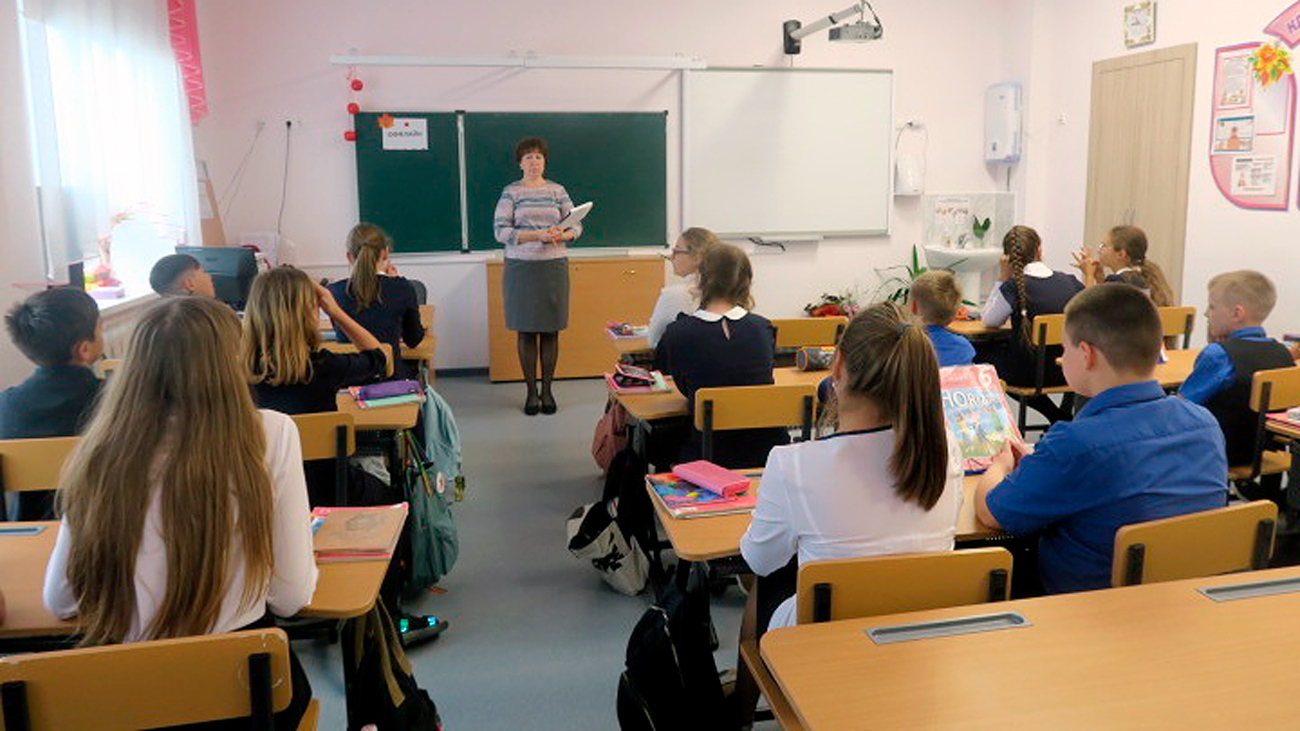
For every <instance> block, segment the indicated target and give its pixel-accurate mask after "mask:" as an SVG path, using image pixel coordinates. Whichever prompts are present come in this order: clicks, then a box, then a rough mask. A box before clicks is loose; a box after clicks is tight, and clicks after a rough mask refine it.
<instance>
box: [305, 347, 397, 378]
mask: <svg viewBox="0 0 1300 731" xmlns="http://www.w3.org/2000/svg"><path fill="white" fill-rule="evenodd" d="M320 346H321V347H322V348H324V349H325V350H328V351H330V352H331V353H341V354H344V355H350V354H353V353H360V352H361V351H360V350H358V349H357V346H356V345H354V344H352V343H340V342H336V341H333V340H327V341H325V342H323V343H321V344H320ZM379 349H380V350H382V351H384V357H385V358H386V359H387V360H388V366H387V367H386V368H384V372H385V374H387V375H390V376H391V375H393V346H392V345H389V344H388V343H380V344H379Z"/></svg>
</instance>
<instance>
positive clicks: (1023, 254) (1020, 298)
mask: <svg viewBox="0 0 1300 731" xmlns="http://www.w3.org/2000/svg"><path fill="white" fill-rule="evenodd" d="M1026 231H1027V229H1026V228H1025V227H1024V226H1016V227H1014V228H1012V229H1011V231H1010V235H1011V237H1012V239H1011V241H1012V248H1011V276H1012V277H1014V278H1015V280H1016V309H1017V310H1019V311H1020V332H1019V333H1017V335H1019V337H1020V339H1021V340H1023V341H1024V342H1025V344H1029V343H1031V342H1033V341H1032V339H1031V338H1030V336H1029V333H1030V322H1029V288H1028V287H1027V286H1026V285H1025V266H1026V265H1027V264H1029V256H1030V251H1029V248H1030V238H1029V236H1027V235H1026V233H1025V232H1026Z"/></svg>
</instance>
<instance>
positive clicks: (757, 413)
mask: <svg viewBox="0 0 1300 731" xmlns="http://www.w3.org/2000/svg"><path fill="white" fill-rule="evenodd" d="M816 403H817V386H816V385H814V384H789V385H781V386H777V385H771V386H728V387H724V388H701V389H699V390H697V391H696V392H695V428H696V429H698V430H699V431H700V433H701V434H702V435H703V437H704V441H703V450H702V452H703V454H702V456H703V457H704V459H708V460H711V459H713V436H714V432H718V431H729V430H732V429H760V428H764V427H784V428H788V427H791V426H794V425H796V424H798V425H799V427H800V429H801V441H807V440H809V439H811V438H812V428H813V418H814V412H815V404H816ZM753 466H761V465H753Z"/></svg>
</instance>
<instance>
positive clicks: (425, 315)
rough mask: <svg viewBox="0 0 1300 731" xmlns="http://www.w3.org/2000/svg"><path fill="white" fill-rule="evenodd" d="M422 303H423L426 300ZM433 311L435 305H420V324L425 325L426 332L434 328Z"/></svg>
mask: <svg viewBox="0 0 1300 731" xmlns="http://www.w3.org/2000/svg"><path fill="white" fill-rule="evenodd" d="M420 301H421V302H423V301H424V300H420ZM433 310H434V306H433V305H423V304H422V305H420V324H421V325H424V329H425V330H428V329H429V328H431V327H433Z"/></svg>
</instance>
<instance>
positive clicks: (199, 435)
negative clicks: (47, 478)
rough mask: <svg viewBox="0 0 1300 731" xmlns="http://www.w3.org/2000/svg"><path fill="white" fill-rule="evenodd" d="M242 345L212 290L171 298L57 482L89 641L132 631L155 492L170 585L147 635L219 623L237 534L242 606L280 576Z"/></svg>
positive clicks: (137, 338) (130, 355)
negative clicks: (275, 573) (138, 559)
mask: <svg viewBox="0 0 1300 731" xmlns="http://www.w3.org/2000/svg"><path fill="white" fill-rule="evenodd" d="M238 345H239V322H238V320H237V319H236V318H235V314H234V312H232V311H231V310H230V308H229V307H227V306H225V305H224V304H222V303H220V302H217V301H216V300H211V299H208V298H205V297H173V298H168V299H164V300H161V301H159V302H158V303H157V304H155V305H153V306H152V307H150V309H149V310H148V311H146V312H145V314H144V315H143V317H141V319H140V322H139V324H138V325H137V326H136V328H135V332H134V333H133V334H132V336H131V342H130V346H129V348H128V350H127V353H126V356H125V357H124V358H123V359H122V367H121V370H119V371H118V372H117V373H116V374H114V376H113V378H112V380H111V381H110V382H109V385H108V388H107V390H106V393H105V394H104V400H103V402H102V403H100V405H99V408H98V409H97V411H96V413H95V416H94V418H93V419H92V420H91V422H90V425H89V427H88V428H87V429H86V433H85V436H84V437H83V438H82V440H81V443H80V445H79V446H78V447H77V448H76V450H75V451H74V452H73V453H72V455H71V457H70V458H69V462H68V464H67V466H66V467H65V469H64V471H63V474H62V475H61V478H60V480H59V492H58V495H59V498H58V502H59V508H60V511H61V512H62V514H63V516H64V518H65V520H66V521H67V526H68V530H70V531H71V532H72V533H71V535H72V549H71V552H70V554H69V558H68V567H67V574H68V582H69V584H70V585H71V587H72V590H73V592H74V594H75V596H76V598H77V608H78V615H79V621H80V623H81V627H82V629H83V630H84V632H85V636H84V639H83V644H86V645H99V644H105V643H115V642H121V641H122V640H123V639H124V638H125V637H126V635H127V633H128V632H129V631H130V628H131V620H132V617H133V616H134V613H135V611H136V602H137V601H138V599H139V598H138V597H137V596H136V593H135V571H136V557H137V555H138V554H139V551H140V541H141V538H142V535H143V532H144V525H145V516H146V515H147V513H148V512H149V506H150V502H151V500H152V499H154V498H155V497H156V499H157V502H158V509H159V515H160V519H161V532H162V536H163V541H164V543H165V544H166V560H167V589H166V592H165V593H164V595H163V597H162V601H161V602H160V605H159V607H158V612H157V615H156V616H155V617H154V619H153V621H152V622H151V623H150V624H149V626H148V627H144V628H141V629H142V631H143V634H144V636H145V637H146V638H149V639H157V638H166V637H180V636H185V635H195V634H203V633H207V632H210V631H211V630H212V628H213V626H214V625H215V623H216V620H217V617H218V615H219V613H220V611H221V605H222V601H223V599H224V597H225V594H226V590H227V585H228V584H229V582H230V579H231V577H230V575H229V574H230V572H229V571H228V568H229V567H228V563H229V556H230V553H231V549H232V546H233V545H234V543H235V542H237V543H238V545H239V546H240V547H241V548H242V550H243V556H244V592H243V596H242V598H241V608H244V609H247V608H249V607H251V606H252V605H253V603H254V602H255V601H256V600H257V598H258V597H259V596H260V594H261V591H262V589H263V587H265V586H266V584H267V582H268V581H269V580H270V577H271V573H272V570H273V566H272V564H273V560H274V558H273V553H272V545H271V541H272V537H271V520H272V515H271V514H272V495H271V480H270V476H269V475H268V474H267V471H266V466H265V459H266V436H265V434H264V433H263V431H262V422H261V419H260V417H259V415H258V412H257V409H256V407H254V405H253V399H252V396H251V394H250V393H249V389H248V376H247V374H246V373H245V371H244V369H243V368H241V367H240V364H239V361H238V360H237V359H236V357H235V355H234V353H235V349H236V348H237V347H238ZM160 437H161V438H160ZM155 487H156V488H157V493H155Z"/></svg>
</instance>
